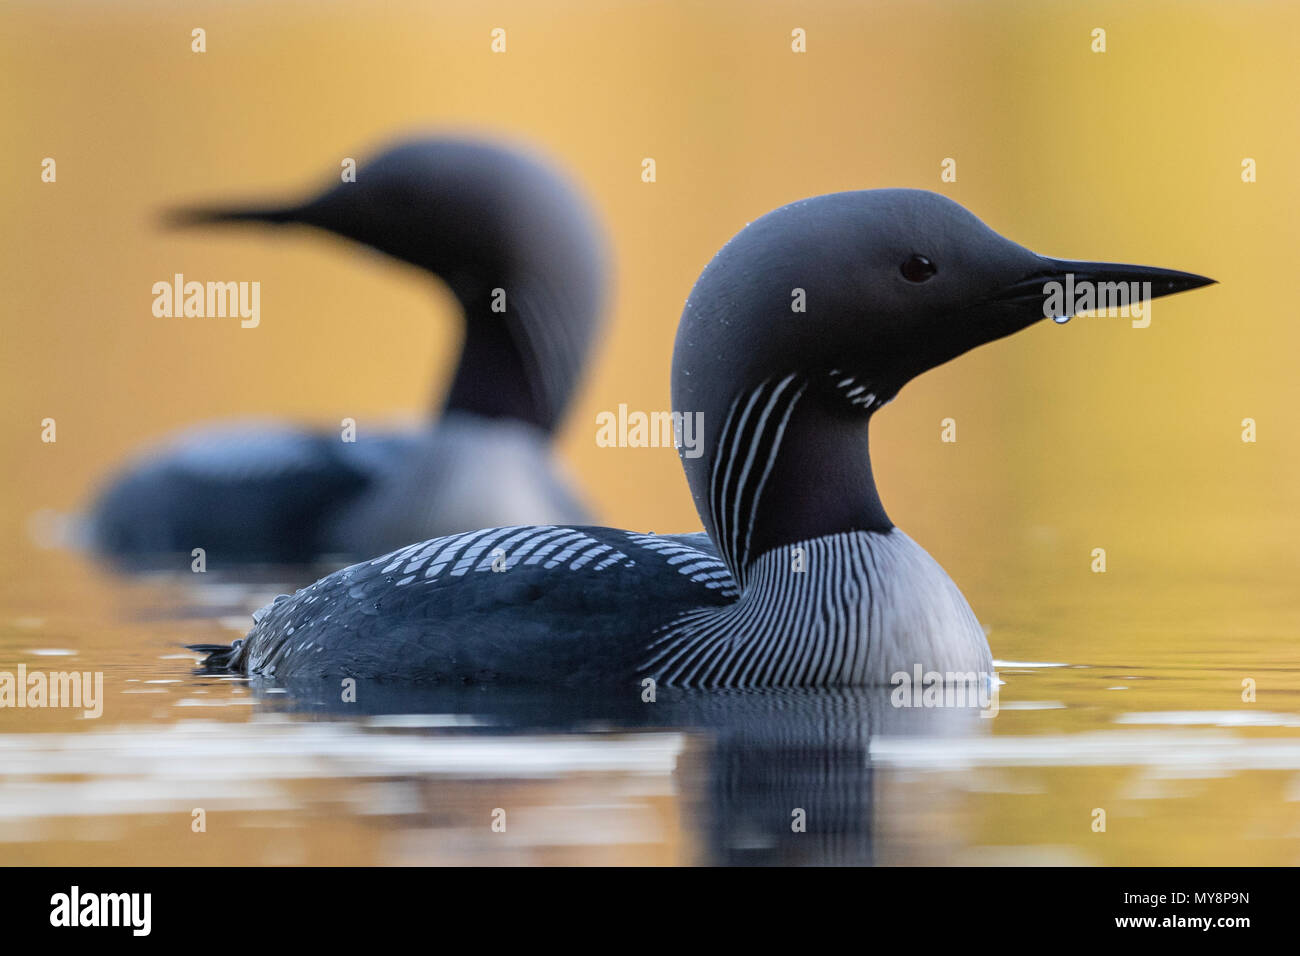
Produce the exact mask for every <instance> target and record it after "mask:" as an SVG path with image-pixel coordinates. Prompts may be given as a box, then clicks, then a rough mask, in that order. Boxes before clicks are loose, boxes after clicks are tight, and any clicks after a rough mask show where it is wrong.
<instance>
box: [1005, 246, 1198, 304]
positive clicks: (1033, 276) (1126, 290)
mask: <svg viewBox="0 0 1300 956" xmlns="http://www.w3.org/2000/svg"><path fill="white" fill-rule="evenodd" d="M1042 262H1043V267H1042V268H1040V269H1037V270H1035V271H1034V272H1032V273H1030V274H1029V275H1027V276H1025V277H1024V278H1023V279H1020V280H1019V281H1017V282H1014V283H1012V284H1011V285H1009V286H1007V287H1005V288H1004V289H1002V290H1001V292H1000V293H999V295H998V296H997V298H998V299H1000V300H1002V301H1004V302H1009V303H1016V304H1023V305H1024V306H1026V307H1028V308H1035V307H1037V308H1038V309H1039V310H1040V311H1039V312H1038V313H1037V314H1035V316H1034V318H1035V319H1037V318H1049V317H1055V318H1069V317H1070V316H1072V315H1074V314H1075V312H1076V307H1077V305H1078V304H1079V302H1080V299H1079V295H1080V293H1084V292H1085V290H1088V289H1090V290H1091V291H1090V292H1088V293H1086V294H1087V296H1088V298H1087V301H1091V302H1092V303H1094V305H1093V306H1092V307H1088V308H1086V309H1085V310H1086V311H1097V310H1100V309H1104V308H1106V305H1107V303H1108V302H1109V303H1111V304H1114V305H1117V306H1118V305H1137V304H1138V303H1141V302H1147V301H1150V300H1151V299H1158V298H1160V297H1161V296H1166V295H1173V294H1174V293H1176V292H1187V291H1188V290H1190V289H1199V288H1200V287H1201V286H1206V285H1213V284H1215V280H1214V279H1209V278H1206V277H1205V276H1201V275H1196V274H1195V273H1193V272H1179V271H1178V270H1176V269H1157V268H1156V267H1154V266H1133V265H1126V264H1124V263H1120V262H1081V261H1074V260H1070V259H1047V258H1044V259H1043V260H1042ZM1103 294H1104V297H1103ZM1116 296H1118V297H1119V298H1118V301H1117V299H1116V298H1115V297H1116ZM1026 318H1028V316H1026Z"/></svg>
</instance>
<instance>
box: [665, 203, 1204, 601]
mask: <svg viewBox="0 0 1300 956" xmlns="http://www.w3.org/2000/svg"><path fill="white" fill-rule="evenodd" d="M1067 276H1071V277H1072V278H1071V279H1069V280H1067ZM1057 281H1059V282H1061V283H1066V282H1067V281H1070V282H1072V283H1073V285H1074V286H1075V287H1078V286H1080V285H1082V284H1085V283H1096V284H1100V283H1124V284H1125V287H1126V290H1127V289H1128V288H1131V286H1130V284H1131V283H1139V286H1138V287H1137V290H1138V292H1139V297H1140V298H1139V299H1135V300H1134V302H1133V304H1135V305H1136V304H1137V302H1138V301H1144V300H1145V299H1147V298H1157V297H1160V296H1164V295H1170V294H1172V293H1175V292H1182V291H1184V290H1187V289H1194V288H1197V287H1198V286H1203V285H1206V284H1208V283H1210V282H1212V281H1213V280H1211V279H1207V278H1204V277H1202V276H1198V275H1193V274H1190V273H1185V272H1175V271H1171V270H1166V269H1155V268H1148V267H1143V266H1130V265H1121V264H1113V263H1099V262H1078V261H1068V260H1059V259H1051V258H1047V257H1045V256H1040V255H1038V254H1036V253H1034V252H1031V251H1030V250H1028V249H1026V248H1024V247H1023V246H1020V245H1017V244H1016V243H1014V242H1012V241H1010V240H1008V239H1006V238H1003V237H1002V236H1000V235H998V234H997V233H996V232H994V231H993V230H992V229H990V228H989V227H988V226H986V225H984V223H982V222H981V221H980V220H979V219H977V218H976V217H975V216H974V215H972V214H971V213H970V212H968V211H967V210H966V209H964V208H963V207H962V206H960V205H958V204H957V203H955V202H953V201H951V200H949V199H947V198H945V197H942V196H939V195H936V194H934V193H930V192H926V191H923V190H913V189H879V190H866V191H861V192H846V193H836V194H832V195H826V196H818V197H816V198H813V199H807V200H803V201H800V202H795V203H792V204H790V205H788V206H784V207H782V208H780V209H777V210H775V211H773V212H771V213H768V214H767V215H765V216H763V217H762V218H760V219H758V220H756V221H755V222H753V223H752V224H750V225H749V226H747V227H746V228H745V229H743V230H742V231H741V232H740V233H738V234H737V235H736V236H735V237H734V238H733V239H732V240H731V241H730V242H728V243H727V245H726V246H724V247H723V248H722V249H721V251H719V252H718V254H717V255H716V256H715V257H714V259H713V260H712V262H710V263H709V265H708V266H707V267H706V268H705V269H704V271H703V273H702V274H701V275H700V277H699V279H698V281H697V282H696V284H695V287H694V288H693V290H692V291H691V294H690V297H689V299H688V301H687V303H686V307H685V310H684V311H683V313H682V319H681V323H680V325H679V327H678V332H677V341H676V347H675V350H674V355H673V408H674V410H675V411H678V412H681V413H702V414H703V428H704V434H703V440H702V442H701V443H700V447H701V448H703V449H705V453H704V454H703V455H701V456H699V457H696V458H690V457H686V456H683V464H684V466H685V468H686V474H687V478H688V480H689V482H690V486H691V492H692V495H693V496H694V499H695V504H696V508H697V510H698V511H699V513H700V516H701V518H702V520H703V521H704V524H705V528H706V529H707V530H708V531H709V533H710V535H711V536H712V537H713V539H714V541H715V542H716V543H717V544H718V546H719V549H720V551H721V552H722V553H723V555H724V557H725V558H726V559H727V561H728V563H729V565H730V566H731V569H732V571H733V573H734V574H736V575H737V576H738V577H739V579H740V580H741V581H742V582H743V578H744V572H745V567H746V565H747V564H748V562H750V561H752V560H753V559H754V558H755V557H757V556H758V555H759V554H762V553H763V552H764V551H767V550H771V549H772V548H773V547H776V546H779V545H783V544H789V543H792V542H795V541H801V540H807V539H809V538H812V537H818V536H821V535H825V534H834V533H838V532H843V531H854V530H868V531H872V530H874V531H888V530H889V529H890V528H892V523H891V522H890V521H889V518H888V517H887V516H886V514H885V512H884V509H883V507H882V506H881V504H880V500H879V498H878V496H877V494H876V489H875V484H874V481H873V479H872V474H871V463H870V458H869V456H868V452H867V423H868V421H869V420H870V418H871V416H872V414H873V413H874V412H875V411H876V410H877V409H879V408H880V407H881V406H882V405H884V404H885V403H887V402H888V401H890V400H891V399H892V398H893V397H894V396H895V395H896V394H897V393H898V391H899V389H901V388H902V387H903V385H905V384H906V383H907V382H908V381H910V380H911V379H913V378H915V377H916V376H917V375H919V374H921V373H922V372H924V371H926V370H927V369H931V368H934V367H935V366H938V365H941V364H943V363H945V362H947V361H949V360H951V359H953V358H956V357H957V356H959V355H961V354H963V353H964V352H967V351H969V350H970V349H972V348H975V347H976V346H979V345H982V344H984V343H986V342H992V341H994V340H996V339H1000V338H1003V337H1004V336H1007V335H1011V334H1012V333H1014V332H1017V331H1019V330H1021V329H1024V328H1027V327H1028V326H1030V325H1033V324H1035V323H1036V322H1039V321H1041V320H1042V319H1043V318H1045V317H1047V315H1048V314H1053V315H1059V316H1060V317H1062V318H1064V317H1068V316H1069V315H1071V314H1073V305H1072V304H1071V303H1065V306H1064V307H1053V308H1052V309H1048V310H1047V311H1045V301H1046V299H1047V290H1048V289H1049V288H1050V286H1049V283H1052V282H1057ZM1141 283H1150V285H1149V286H1141V285H1140V284H1141ZM801 309H802V311H801ZM1099 321H1105V319H1099Z"/></svg>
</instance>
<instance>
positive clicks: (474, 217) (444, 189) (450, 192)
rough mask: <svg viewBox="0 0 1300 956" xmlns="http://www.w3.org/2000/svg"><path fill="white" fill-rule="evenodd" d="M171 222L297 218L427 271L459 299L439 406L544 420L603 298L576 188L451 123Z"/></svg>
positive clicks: (515, 150)
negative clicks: (457, 327)
mask: <svg viewBox="0 0 1300 956" xmlns="http://www.w3.org/2000/svg"><path fill="white" fill-rule="evenodd" d="M171 220H172V222H173V223H174V224H177V225H211V224H229V223H257V224H271V225H306V226H312V227H315V228H317V229H322V230H325V231H327V232H330V233H333V234H335V235H338V236H342V237H344V238H346V239H349V240H352V241H354V242H358V243H361V244H363V245H365V246H368V247H370V248H371V249H375V250H377V251H379V252H381V253H384V254H386V255H388V256H391V257H393V258H394V259H397V260H400V261H402V262H405V263H408V264H410V265H413V266H415V267H416V268H418V269H421V270H423V271H425V272H427V273H430V274H432V275H434V276H437V277H438V278H439V279H441V280H442V281H443V282H445V283H446V284H447V286H448V287H449V288H450V290H451V291H452V293H453V294H454V295H455V297H456V298H457V300H458V301H459V303H460V305H461V307H462V309H463V310H464V313H465V345H464V349H463V351H462V355H461V362H460V366H459V368H458V370H457V373H456V376H455V379H454V381H453V383H452V386H451V389H450V392H449V393H448V397H447V400H446V406H445V407H446V409H447V410H452V411H466V412H471V413H474V414H479V415H485V416H488V417H511V418H518V419H521V420H523V421H526V422H529V423H531V424H534V425H536V426H538V427H540V428H542V429H544V430H547V431H549V430H551V429H553V428H554V427H555V425H556V424H557V423H558V421H559V419H560V417H561V416H562V415H563V413H564V411H565V409H566V407H567V405H568V402H569V399H570V398H571V396H572V393H573V390H574V388H575V386H576V384H577V381H578V379H579V375H580V372H581V369H582V367H583V365H584V363H585V361H586V358H587V356H588V353H589V351H590V348H591V345H592V343H593V340H594V338H595V336H596V333H597V329H598V325H599V320H600V316H601V312H602V309H603V306H604V297H605V288H606V273H607V264H606V256H605V245H606V244H605V241H604V239H603V236H602V233H601V230H600V228H599V226H598V224H597V221H596V218H595V216H594V214H593V212H592V210H591V208H590V207H589V206H588V204H587V202H586V200H585V198H584V197H583V196H582V195H581V193H580V192H579V190H578V189H577V188H576V187H575V186H574V185H573V184H572V183H571V182H570V181H569V180H568V179H567V178H566V177H565V176H563V175H562V174H560V173H559V172H558V171H557V170H555V169H554V168H553V167H552V166H551V165H550V164H549V163H547V162H545V161H543V160H541V159H539V158H538V157H536V156H535V155H533V154H532V153H531V152H529V151H527V150H525V149H523V148H519V147H515V146H507V145H503V144H497V143H492V142H487V141H481V140H474V139H465V138H459V137H451V136H428V137H418V138H410V139H403V140H401V141H399V142H397V143H394V144H393V145H391V146H389V147H388V148H386V149H383V150H381V151H380V152H379V153H378V154H377V155H376V156H374V157H373V158H372V159H370V160H369V161H367V162H364V163H362V164H361V165H360V166H359V167H358V169H357V170H356V177H355V181H342V176H341V175H340V181H339V182H337V183H336V184H334V185H333V186H331V187H329V188H327V189H325V190H324V191H322V192H320V193H319V194H317V195H314V196H312V197H311V198H309V199H307V200H305V201H302V202H291V203H288V204H262V205H247V206H225V205H222V206H204V207H197V208H191V209H185V210H180V211H178V212H176V213H174V214H173V215H172V217H171Z"/></svg>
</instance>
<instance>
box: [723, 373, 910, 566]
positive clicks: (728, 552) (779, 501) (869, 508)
mask: <svg viewBox="0 0 1300 956" xmlns="http://www.w3.org/2000/svg"><path fill="white" fill-rule="evenodd" d="M834 386H835V382H834V381H833V380H831V379H830V378H829V377H827V376H822V375H819V376H814V377H808V376H804V375H800V374H787V375H784V376H774V377H772V378H769V379H768V380H766V381H765V382H763V383H762V384H760V385H759V386H757V387H756V388H754V389H751V390H748V391H745V392H742V393H741V394H740V395H739V396H738V397H737V398H736V399H735V400H734V401H733V402H732V404H731V407H730V409H729V411H728V412H727V416H726V419H725V421H724V423H723V425H722V429H721V432H720V433H719V437H718V441H717V443H716V445H714V446H713V447H712V448H710V449H709V450H708V453H707V454H708V456H709V457H708V460H707V461H706V463H705V466H706V468H707V474H708V501H707V504H706V509H707V514H706V515H704V517H705V519H706V526H707V528H708V529H709V532H710V536H711V537H712V538H713V540H714V542H715V543H716V544H717V546H718V551H719V552H720V553H721V555H722V556H723V559H724V560H725V561H726V562H727V566H728V568H730V570H731V573H732V575H733V576H734V577H735V578H736V581H737V583H739V584H740V585H741V587H742V588H744V587H745V586H746V585H747V584H748V583H749V577H750V567H751V565H752V564H753V562H754V561H755V560H756V559H757V558H758V557H759V556H760V555H763V554H765V553H768V552H771V551H774V550H776V549H779V548H784V547H786V546H789V545H793V544H795V543H796V542H800V541H808V540H811V539H815V538H822V537H826V536H829V535H835V534H842V533H849V532H856V531H877V532H888V531H889V530H891V529H892V528H893V524H892V523H891V522H890V520H889V517H888V515H886V514H885V510H884V508H883V506H882V505H881V503H880V497H879V495H878V494H877V493H876V484H875V480H874V479H873V477H872V473H871V459H870V456H869V454H868V451H867V427H868V422H869V418H870V415H869V413H867V414H864V413H863V411H862V410H861V409H860V408H858V407H853V406H852V405H851V403H848V402H845V401H844V400H843V399H842V398H841V397H839V396H837V395H836V393H835V388H834Z"/></svg>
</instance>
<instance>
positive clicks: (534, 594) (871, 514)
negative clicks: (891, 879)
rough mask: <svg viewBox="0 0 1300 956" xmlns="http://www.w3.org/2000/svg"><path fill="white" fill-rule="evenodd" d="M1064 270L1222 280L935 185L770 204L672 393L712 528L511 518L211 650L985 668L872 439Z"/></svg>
mask: <svg viewBox="0 0 1300 956" xmlns="http://www.w3.org/2000/svg"><path fill="white" fill-rule="evenodd" d="M1067 275H1072V276H1073V277H1074V281H1075V283H1076V285H1077V284H1078V283H1080V282H1085V281H1086V282H1095V283H1101V282H1129V281H1133V280H1139V279H1140V280H1141V281H1143V282H1144V283H1147V282H1149V283H1150V285H1149V286H1147V287H1146V288H1149V289H1150V290H1151V292H1150V295H1151V296H1152V297H1158V296H1162V295H1169V294H1172V293H1175V292H1181V291H1183V290H1186V289H1193V288H1197V287H1199V286H1203V285H1206V284H1207V283H1209V282H1211V281H1212V280H1210V279H1206V278H1203V277H1201V276H1197V275H1191V274H1188V273H1183V272H1173V271H1168V270H1163V269H1155V268H1146V267H1138V266H1127V265H1113V264H1106V263H1091V262H1068V261H1061V260H1056V259H1048V258H1045V257H1043V256H1039V255H1037V254H1035V253H1033V252H1030V251H1029V250H1028V249H1025V248H1023V247H1022V246H1019V245H1017V244H1015V243H1013V242H1011V241H1009V240H1007V239H1004V238H1003V237H1001V236H999V235H998V234H997V233H995V232H993V231H992V230H991V229H989V228H988V227H987V226H985V225H984V224H983V223H982V222H980V220H978V219H977V218H976V217H975V216H973V215H972V214H971V213H969V212H967V211H966V210H965V209H963V208H962V207H961V206H959V205H957V204H956V203H954V202H952V201H951V200H948V199H946V198H944V197H941V196H938V195H935V194H933V193H928V192H923V191H919V190H906V189H885V190H871V191H864V192H850V193H838V194H834V195H828V196H820V197H817V198H814V199H808V200H804V201H801V202H796V203H793V204H791V205H789V206H785V207H783V208H781V209H778V210H776V211H775V212H772V213H769V214H768V215H766V216H764V217H762V218H761V219H759V220H757V221H755V222H754V223H752V224H751V225H749V226H748V227H746V228H745V229H744V230H742V231H741V232H740V233H739V234H737V235H736V237H735V238H733V239H732V240H731V241H730V242H729V243H727V245H726V246H725V247H724V248H723V249H722V250H721V251H720V252H719V253H718V254H717V255H716V256H715V257H714V259H713V260H712V262H710V263H709V265H708V266H707V267H706V268H705V270H704V272H703V273H702V274H701V276H700V278H699V280H698V281H697V283H696V285H695V287H694V289H693V290H692V292H691V295H690V298H689V299H688V301H687V303H686V307H685V310H684V312H683V314H682V319H681V323H680V326H679V328H678V334H677V342H676V348H675V350H674V355H673V369H672V379H673V383H672V384H673V407H674V410H675V411H678V412H683V413H690V414H693V413H696V412H702V413H703V421H704V428H705V431H704V436H703V442H702V446H703V448H704V454H703V455H702V456H700V457H698V458H690V457H683V458H682V464H683V467H684V468H685V470H686V476H687V479H688V481H689V483H690V487H691V491H692V493H693V495H694V499H695V504H696V509H697V511H698V512H699V514H700V518H701V520H702V521H703V523H704V527H705V529H706V534H695V535H678V536H655V535H646V534H636V533H632V532H628V531H616V530H613V529H608V528H590V527H566V526H543V527H507V528H492V529H486V530H482V531H476V532H471V533H466V534H462V535H456V536H452V537H448V538H441V539H436V540H432V541H426V542H421V543H418V544H414V545H411V546H409V547H407V548H404V549H402V550H399V551H396V552H393V553H391V554H388V555H385V556H383V557H380V558H376V559H374V560H371V561H368V562H365V563H362V564H358V565H355V566H353V567H350V568H345V569H343V570H341V571H338V572H336V573H335V574H332V575H330V576H328V577H326V578H323V579H322V580H320V581H318V582H316V583H315V584H313V585H311V586H310V587H308V588H304V589H303V590H301V591H299V592H298V593H297V594H295V595H293V596H292V597H284V598H282V599H279V600H277V601H276V602H275V603H274V604H272V605H270V606H268V607H266V608H264V609H263V610H262V611H261V612H259V614H258V615H256V617H255V620H256V623H255V624H254V626H253V629H252V630H251V631H250V632H249V634H248V637H247V638H246V639H245V640H244V641H242V642H239V643H238V644H237V646H235V647H233V648H203V649H205V650H209V651H211V654H210V657H209V659H208V662H207V664H208V666H209V667H211V668H216V669H220V668H226V669H230V670H233V671H236V672H242V673H249V674H264V675H269V676H270V675H273V676H276V677H279V678H281V679H286V680H290V679H292V680H298V679H311V678H315V679H321V680H327V681H328V680H334V681H337V680H339V679H345V678H366V677H378V678H387V679H402V680H412V681H423V682H466V683H485V682H498V683H519V682H524V683H530V682H532V683H536V682H540V683H546V684H551V685H569V686H580V687H590V686H593V685H600V684H606V685H615V686H623V687H630V686H632V685H633V683H634V682H637V681H641V680H645V679H653V680H654V681H655V682H657V684H659V685H661V686H664V685H666V686H686V687H776V686H822V687H825V686H851V685H863V684H885V683H889V681H890V679H891V675H893V674H894V673H897V672H899V671H906V672H911V671H912V670H913V668H914V667H916V666H918V665H919V666H920V667H922V668H923V669H924V670H926V671H938V672H941V673H943V672H957V673H971V672H975V673H980V672H984V673H988V672H990V671H991V670H992V661H991V655H990V652H989V646H988V642H987V640H986V638H985V635H984V632H983V630H982V628H981V627H980V625H979V623H978V622H977V620H976V618H975V615H974V614H973V613H972V611H971V609H970V607H969V606H968V605H967V602H966V599H965V597H964V596H963V595H962V593H961V591H960V590H959V589H958V588H957V586H956V585H955V584H954V583H953V582H952V580H951V579H950V578H949V577H948V575H947V574H946V573H945V572H944V571H943V569H942V568H941V567H940V566H939V565H938V564H937V563H936V562H935V561H934V560H933V559H932V558H931V557H930V556H929V555H928V554H927V553H926V552H925V551H924V550H922V549H921V548H920V547H919V546H918V545H917V544H915V543H914V542H913V541H912V540H911V539H910V538H908V537H907V536H906V535H905V534H903V532H902V531H900V530H898V529H897V528H895V527H894V525H893V523H892V522H891V521H890V520H889V518H888V517H887V515H886V514H885V511H884V508H883V507H882V505H881V503H880V499H879V497H878V496H877V494H876V487H875V482H874V480H873V478H872V471H871V462H870V459H869V457H868V452H867V429H868V425H869V423H870V420H871V417H872V415H873V414H874V413H875V412H876V411H877V410H878V409H879V408H880V407H881V406H883V405H884V404H886V403H887V402H888V401H890V400H891V399H892V398H893V397H894V396H895V394H896V393H897V392H898V390H899V389H900V388H901V387H902V386H903V385H904V384H905V383H907V382H908V381H910V380H911V379H912V378H914V377H916V376H917V375H919V374H920V373H922V372H924V371H926V370H927V369H930V368H934V367H935V366H937V365H941V364H943V363H944V362H947V361H949V360H950V359H953V358H956V357H957V356H959V355H961V354H962V353H964V352H966V351H968V350H970V349H972V348H974V347H976V346H978V345H981V344H984V343H986V342H991V341H993V340H995V339H999V338H1002V337H1004V336H1007V335H1010V334H1012V333H1014V332H1017V331H1019V330H1021V329H1024V328H1026V327H1028V326H1030V325H1033V324H1034V323H1036V322H1038V321H1040V320H1042V319H1043V318H1045V314H1044V285H1045V283H1047V282H1051V281H1056V280H1059V279H1061V278H1062V277H1064V276H1067ZM797 293H802V296H803V301H805V302H806V312H804V313H794V312H792V309H791V300H792V295H794V294H797ZM706 535H707V536H706ZM497 572H500V573H497Z"/></svg>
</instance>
